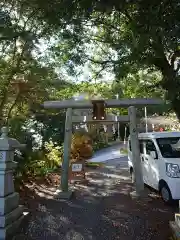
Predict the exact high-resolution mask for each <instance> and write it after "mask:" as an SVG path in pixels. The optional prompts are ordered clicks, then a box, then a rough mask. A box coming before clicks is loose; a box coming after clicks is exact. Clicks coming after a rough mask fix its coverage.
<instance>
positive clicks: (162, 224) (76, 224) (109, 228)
mask: <svg viewBox="0 0 180 240" xmlns="http://www.w3.org/2000/svg"><path fill="white" fill-rule="evenodd" d="M113 149H114V150H113ZM116 150H117V148H116V147H115V148H114V147H111V148H109V149H106V150H105V151H104V152H105V153H102V154H101V157H102V159H105V156H107V153H108V152H109V151H111V155H112V154H113V153H114V152H116ZM99 156H100V155H99ZM106 160H107V159H106ZM87 178H88V180H89V183H88V184H86V185H83V184H79V185H76V186H75V191H76V194H75V197H74V198H73V199H72V200H71V201H67V200H61V201H55V200H54V199H52V194H53V191H54V190H55V189H54V188H52V187H51V188H50V187H49V188H47V187H46V186H43V185H41V186H39V187H38V189H37V195H39V197H38V196H36V199H35V200H34V199H32V200H30V208H31V215H30V218H29V219H28V222H27V223H26V224H25V225H24V227H23V228H22V229H21V232H19V233H18V234H17V236H16V237H15V238H14V239H15V240H118V239H120V240H159V239H163V240H168V238H169V234H170V231H169V227H168V225H169V220H172V219H173V218H174V215H173V211H172V209H171V208H169V207H166V206H164V204H163V202H162V201H161V200H159V199H156V198H155V199H153V200H152V201H138V202H137V201H135V200H132V199H131V198H130V195H129V193H130V192H131V191H132V190H133V186H132V184H131V183H130V179H129V174H128V172H127V157H124V156H121V157H120V158H119V159H117V158H116V159H114V160H107V161H106V164H105V167H103V168H99V169H96V170H90V171H88V173H87ZM34 188H35V187H33V190H34ZM48 198H49V199H48ZM31 201H32V202H31ZM32 203H33V204H32Z"/></svg>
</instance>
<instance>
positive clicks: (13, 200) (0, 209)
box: [0, 192, 19, 216]
mask: <svg viewBox="0 0 180 240" xmlns="http://www.w3.org/2000/svg"><path fill="white" fill-rule="evenodd" d="M18 205H19V193H17V192H15V193H13V194H10V195H8V196H6V197H2V198H0V216H2V215H5V214H7V213H10V212H11V211H12V210H13V209H15V208H17V207H18Z"/></svg>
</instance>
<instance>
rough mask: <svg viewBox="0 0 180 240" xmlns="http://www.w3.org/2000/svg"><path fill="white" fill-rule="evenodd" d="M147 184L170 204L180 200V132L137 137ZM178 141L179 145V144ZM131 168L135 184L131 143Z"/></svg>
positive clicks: (150, 133)
mask: <svg viewBox="0 0 180 240" xmlns="http://www.w3.org/2000/svg"><path fill="white" fill-rule="evenodd" d="M138 138H139V145H140V158H141V163H142V171H143V179H144V183H145V184H147V185H149V186H150V187H152V188H154V189H156V190H158V191H159V192H160V194H161V196H162V198H163V200H164V201H165V202H167V203H170V202H171V201H172V200H173V199H174V200H176V199H178V200H179V199H180V132H148V133H140V134H139V135H138ZM178 141H179V142H178ZM128 165H129V170H130V174H131V177H132V181H133V180H134V172H133V163H132V152H131V142H130V140H129V141H128Z"/></svg>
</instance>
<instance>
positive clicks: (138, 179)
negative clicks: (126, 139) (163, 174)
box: [128, 106, 144, 196]
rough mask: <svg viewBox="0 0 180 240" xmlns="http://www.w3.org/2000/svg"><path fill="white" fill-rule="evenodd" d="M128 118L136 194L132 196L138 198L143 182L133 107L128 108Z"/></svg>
mask: <svg viewBox="0 0 180 240" xmlns="http://www.w3.org/2000/svg"><path fill="white" fill-rule="evenodd" d="M128 112H129V118H130V139H131V148H132V161H133V169H134V173H135V188H136V192H134V194H133V195H136V196H140V195H141V193H142V192H143V190H144V182H143V175H142V166H141V159H140V149H139V140H138V133H137V122H136V109H135V107H134V106H131V107H129V109H128Z"/></svg>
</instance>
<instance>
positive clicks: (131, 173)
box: [130, 168, 135, 183]
mask: <svg viewBox="0 0 180 240" xmlns="http://www.w3.org/2000/svg"><path fill="white" fill-rule="evenodd" d="M130 175H131V182H132V183H135V174H134V171H133V169H132V168H131V169H130Z"/></svg>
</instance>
